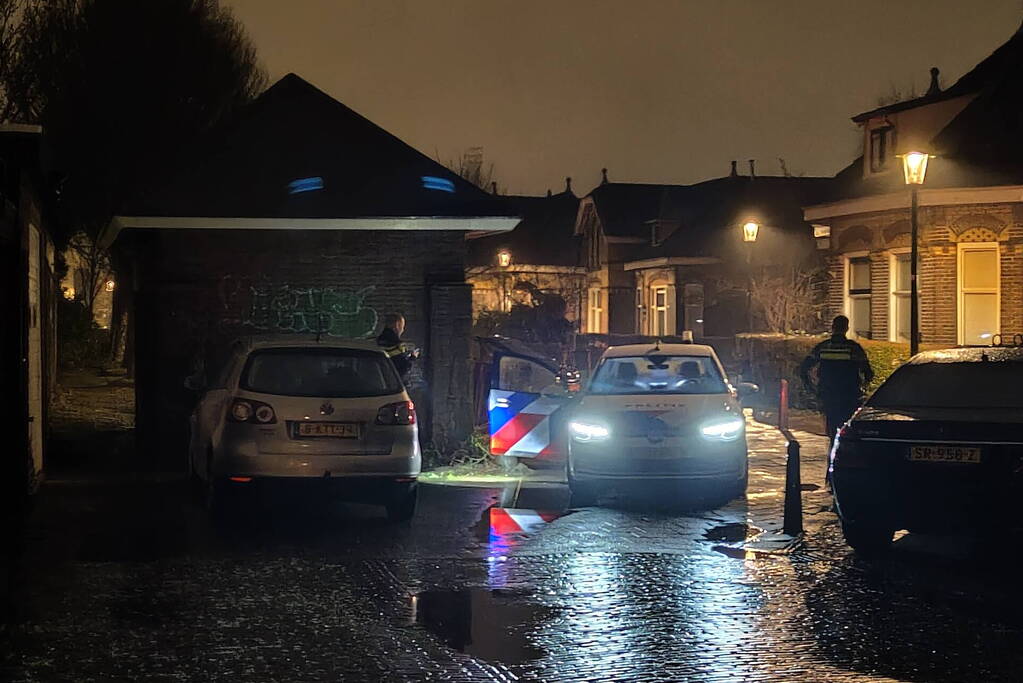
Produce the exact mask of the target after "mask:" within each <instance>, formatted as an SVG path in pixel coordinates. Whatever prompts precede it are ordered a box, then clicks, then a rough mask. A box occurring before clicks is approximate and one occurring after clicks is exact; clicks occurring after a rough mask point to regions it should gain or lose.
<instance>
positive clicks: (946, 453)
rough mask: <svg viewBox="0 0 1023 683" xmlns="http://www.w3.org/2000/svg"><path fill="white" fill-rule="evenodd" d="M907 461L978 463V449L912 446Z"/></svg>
mask: <svg viewBox="0 0 1023 683" xmlns="http://www.w3.org/2000/svg"><path fill="white" fill-rule="evenodd" d="M909 459H910V460H913V461H916V462H968V463H978V462H980V449H979V448H974V447H972V446H913V447H911V448H910V449H909Z"/></svg>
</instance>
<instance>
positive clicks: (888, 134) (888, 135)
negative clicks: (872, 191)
mask: <svg viewBox="0 0 1023 683" xmlns="http://www.w3.org/2000/svg"><path fill="white" fill-rule="evenodd" d="M894 153H895V127H894V126H885V127H883V128H875V129H874V130H872V131H870V172H871V173H879V172H881V171H883V170H885V169H887V168H888V164H889V163H890V162H891V160H892V157H893V156H894Z"/></svg>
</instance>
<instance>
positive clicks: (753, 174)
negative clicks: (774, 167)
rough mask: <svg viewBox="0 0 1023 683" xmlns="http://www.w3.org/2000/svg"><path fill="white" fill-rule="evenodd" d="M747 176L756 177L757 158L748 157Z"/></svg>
mask: <svg viewBox="0 0 1023 683" xmlns="http://www.w3.org/2000/svg"><path fill="white" fill-rule="evenodd" d="M749 177H750V178H756V177H757V160H756V159H750V160H749Z"/></svg>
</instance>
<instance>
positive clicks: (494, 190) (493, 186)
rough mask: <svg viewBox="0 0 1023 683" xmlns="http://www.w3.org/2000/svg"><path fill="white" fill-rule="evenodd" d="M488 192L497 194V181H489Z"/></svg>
mask: <svg viewBox="0 0 1023 683" xmlns="http://www.w3.org/2000/svg"><path fill="white" fill-rule="evenodd" d="M490 194H497V181H496V180H495V181H493V182H492V183H490Z"/></svg>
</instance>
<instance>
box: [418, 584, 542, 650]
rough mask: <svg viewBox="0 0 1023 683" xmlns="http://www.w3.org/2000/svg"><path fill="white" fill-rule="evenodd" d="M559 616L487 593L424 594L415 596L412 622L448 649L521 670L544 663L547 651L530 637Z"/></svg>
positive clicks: (467, 590)
mask: <svg viewBox="0 0 1023 683" xmlns="http://www.w3.org/2000/svg"><path fill="white" fill-rule="evenodd" d="M556 614H557V610H555V609H553V608H550V607H544V606H542V605H537V604H535V603H532V602H529V601H528V599H525V598H524V597H523V596H522V595H521V594H514V593H505V592H503V591H492V590H488V589H485V588H465V589H461V590H436V591H425V592H423V593H419V594H418V595H414V596H412V620H413V621H414V622H415V623H417V624H419V625H421V626H423V627H424V628H425V629H426V630H428V631H430V632H431V633H433V634H434V635H435V636H437V637H438V638H440V639H441V640H442V641H443V642H444V644H445V645H447V646H448V647H450V648H452V649H454V650H458V651H459V652H464V653H465V654H467V655H470V656H472V657H476V658H478V659H484V660H487V661H491V662H501V663H504V664H521V663H525V662H530V661H533V660H536V659H539V658H540V657H542V656H543V655H544V650H543V648H541V647H539V646H538V645H536V644H535V643H534V642H533V641H532V640H531V639H530V634H531V633H533V632H535V631H536V627H537V626H539V625H540V624H542V623H543V622H545V621H548V620H550V619H551V618H553V617H554V616H555V615H556Z"/></svg>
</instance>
